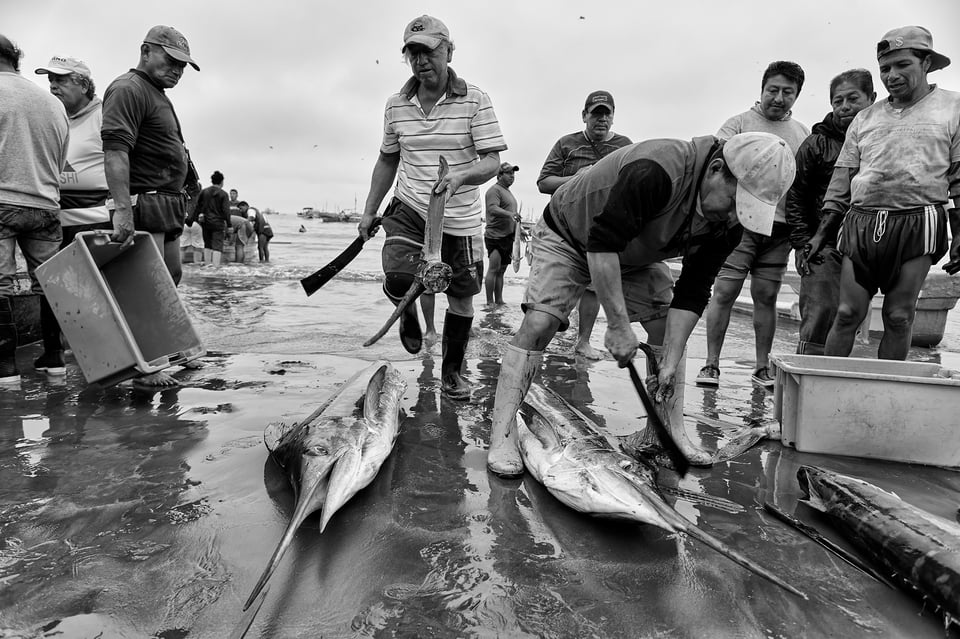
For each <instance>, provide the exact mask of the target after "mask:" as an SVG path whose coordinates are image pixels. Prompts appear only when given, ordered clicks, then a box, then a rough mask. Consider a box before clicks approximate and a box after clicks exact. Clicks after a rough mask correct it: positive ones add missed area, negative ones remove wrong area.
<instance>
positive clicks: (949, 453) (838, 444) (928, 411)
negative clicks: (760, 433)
mask: <svg viewBox="0 0 960 639" xmlns="http://www.w3.org/2000/svg"><path fill="white" fill-rule="evenodd" d="M770 363H771V364H772V365H773V367H774V368H775V370H776V381H775V385H774V415H775V417H776V418H777V419H778V420H779V421H780V426H781V429H782V437H783V443H784V444H787V445H789V446H792V447H794V448H796V449H797V450H799V451H804V452H811V453H826V454H834V455H852V456H855V457H872V458H877V459H887V460H892V461H901V462H911V463H918V464H931V465H936V466H960V429H958V428H957V426H956V424H957V414H958V412H960V379H957V378H954V377H952V376H951V375H952V373H951V371H948V370H946V369H944V368H942V367H941V366H940V365H939V364H931V363H923V362H900V361H890V360H877V359H863V358H854V357H819V356H815V355H771V356H770Z"/></svg>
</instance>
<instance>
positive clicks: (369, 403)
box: [241, 361, 407, 636]
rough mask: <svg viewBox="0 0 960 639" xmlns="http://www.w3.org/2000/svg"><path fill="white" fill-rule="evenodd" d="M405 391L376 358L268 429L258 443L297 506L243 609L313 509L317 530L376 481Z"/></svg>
mask: <svg viewBox="0 0 960 639" xmlns="http://www.w3.org/2000/svg"><path fill="white" fill-rule="evenodd" d="M406 386H407V385H406V382H404V381H403V378H402V377H401V375H400V373H399V372H397V370H396V369H395V368H394V367H393V366H392V365H391V364H390V363H389V362H384V361H379V362H376V363H374V364H372V365H371V366H369V367H367V368H366V369H364V370H362V371H360V372H359V373H357V374H356V375H354V376H353V377H351V378H350V379H349V380H347V381H346V382H344V384H343V386H341V387H340V389H339V390H337V391H336V392H335V393H334V394H333V396H332V397H330V399H328V400H327V401H326V402H324V403H323V405H322V406H320V408H318V409H317V410H316V411H314V412H313V414H311V415H310V416H309V417H307V418H306V419H305V420H303V421H302V422H300V423H295V424H293V425H291V426H286V425H284V424H271V425H270V426H268V427H267V429H266V431H265V432H264V435H263V439H264V443H266V445H267V449H268V450H269V451H270V455H271V456H272V457H273V459H274V460H275V461H276V462H277V463H278V464H279V465H280V466H281V467H282V468H283V469H284V470H285V471H286V473H287V477H288V478H289V480H290V483H291V484H292V485H293V489H294V492H295V494H296V499H297V504H296V507H295V508H294V511H293V516H292V517H291V519H290V523H289V524H288V525H287V529H286V531H284V533H283V538H282V539H281V540H280V543H279V544H278V545H277V549H276V550H274V551H273V556H272V557H271V558H270V562H269V563H268V564H267V567H266V569H265V570H264V571H263V575H261V577H260V580H259V581H258V582H257V585H256V586H255V587H254V589H253V592H252V593H251V594H250V597H249V599H247V602H246V603H245V604H244V606H243V609H244V610H247V609H248V608H250V606H251V604H253V603H254V602H255V601H256V600H257V599H258V596H259V595H260V594H261V591H263V590H264V587H265V586H266V585H267V580H269V579H270V576H271V575H272V574H273V571H274V570H276V568H277V565H278V564H279V563H280V559H281V558H282V557H283V554H284V553H285V552H286V550H287V548H288V547H289V546H290V543H291V541H293V536H294V534H295V533H296V531H297V528H299V527H300V524H301V523H303V520H304V519H306V518H307V517H308V516H309V515H310V514H312V513H314V512H316V511H318V510H319V511H320V532H323V530H324V528H326V526H327V523H329V521H330V518H331V517H332V516H333V514H334V513H335V512H337V510H338V509H340V507H342V506H343V505H344V504H345V503H347V501H349V500H350V498H351V497H353V496H354V495H356V494H357V492H359V491H360V490H361V489H363V488H364V487H366V486H367V485H369V484H370V482H372V481H373V478H374V477H376V475H377V472H378V471H379V470H380V466H382V465H383V462H384V461H385V460H386V458H387V457H388V456H389V455H390V452H391V451H392V450H393V444H394V442H395V441H396V439H397V434H398V432H399V426H400V397H401V396H402V395H403V392H404V390H405V389H406ZM261 602H262V597H261V598H260V601H259V602H258V603H257V605H258V606H259V604H260V603H261ZM250 621H252V619H251V620H250ZM248 625H249V624H248ZM244 632H245V629H244ZM241 636H242V635H241Z"/></svg>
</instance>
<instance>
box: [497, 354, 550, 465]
mask: <svg viewBox="0 0 960 639" xmlns="http://www.w3.org/2000/svg"><path fill="white" fill-rule="evenodd" d="M542 361H543V351H528V350H524V349H522V348H517V347H516V346H513V345H511V344H508V345H507V346H505V347H504V349H503V358H502V360H501V363H500V374H499V375H498V376H497V395H496V399H494V402H493V417H492V421H491V424H490V450H489V452H488V453H487V468H488V469H489V470H490V472H492V473H494V474H495V475H499V476H500V477H520V476H521V475H523V458H522V457H520V444H519V440H518V439H517V410H519V408H520V403H521V402H523V398H524V397H526V395H527V390H529V388H530V383H531V382H532V381H533V378H534V377H536V375H537V372H539V370H540V363H541V362H542Z"/></svg>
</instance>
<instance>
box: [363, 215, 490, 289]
mask: <svg viewBox="0 0 960 639" xmlns="http://www.w3.org/2000/svg"><path fill="white" fill-rule="evenodd" d="M383 230H384V231H385V232H386V235H387V237H386V239H385V240H384V242H383V251H382V252H381V254H380V259H381V262H382V264H383V272H384V273H407V274H410V275H416V274H417V271H418V270H420V261H421V259H422V258H423V238H424V234H425V232H426V223H425V221H424V219H423V218H422V217H420V214H419V213H417V212H416V211H415V210H413V209H412V208H410V207H409V206H407V205H406V204H404V203H403V202H402V201H401V200H399V199H398V198H394V199H393V200H391V202H390V204H389V205H388V206H387V209H386V211H385V212H384V214H383ZM440 259H441V261H443V262H444V263H445V264H448V265H449V266H450V268H452V269H453V279H452V280H451V281H450V286H449V287H448V288H447V290H446V291H445V292H446V294H447V295H449V296H451V297H473V296H474V295H476V294H477V293H479V292H480V291H481V290H482V283H483V238H482V236H480V235H476V236H467V237H459V236H455V235H448V234H446V233H444V234H443V240H442V242H441V244H440Z"/></svg>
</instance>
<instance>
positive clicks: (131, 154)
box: [101, 25, 200, 388]
mask: <svg viewBox="0 0 960 639" xmlns="http://www.w3.org/2000/svg"><path fill="white" fill-rule="evenodd" d="M187 64H189V65H191V66H192V67H193V68H194V69H196V70H197V71H199V70H200V67H199V66H197V63H196V62H194V60H193V58H191V57H190V45H189V44H188V43H187V39H186V38H185V37H183V34H181V33H180V32H179V31H177V30H176V29H174V28H173V27H167V26H163V25H158V26H156V27H153V28H152V29H150V31H149V32H147V35H146V36H145V37H144V39H143V43H142V44H141V45H140V62H139V64H138V65H137V68H136V69H132V70H130V71H128V72H127V73H124V74H122V75H121V76H119V77H118V78H117V79H116V80H114V81H113V82H112V83H111V84H110V86H109V87H107V90H106V92H105V93H104V95H103V128H102V129H101V136H102V138H103V151H104V155H105V165H106V173H107V185H108V186H109V187H110V195H111V197H112V204H113V206H114V215H113V236H112V239H113V241H114V242H121V243H123V244H125V245H129V244H131V243H132V242H133V237H134V236H133V234H134V231H147V232H149V233H150V234H151V235H152V236H153V239H154V241H155V242H156V243H157V248H159V249H160V253H161V254H162V255H163V260H164V263H165V264H166V266H167V270H168V271H169V272H170V276H171V277H172V278H173V281H174V283H178V282H179V281H180V275H181V271H180V235H181V233H183V224H184V220H185V218H186V206H187V189H189V188H192V187H194V186H195V185H196V181H197V176H196V171H194V170H192V165H191V163H190V157H189V155H188V153H187V149H186V147H185V146H184V142H183V134H182V132H181V130H180V121H179V119H178V118H177V114H176V113H175V112H174V110H173V105H172V104H171V102H170V100H169V98H167V96H166V94H165V92H164V91H165V89H172V88H173V87H175V86H177V84H178V83H179V82H180V77H181V76H182V75H183V71H184V68H186V66H187ZM134 384H135V385H138V386H142V387H146V388H162V387H168V386H176V385H177V381H176V380H175V379H174V378H173V377H171V376H170V375H167V374H166V373H164V372H163V371H158V372H156V373H152V374H150V375H144V376H143V377H140V378H138V379H136V380H134Z"/></svg>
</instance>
